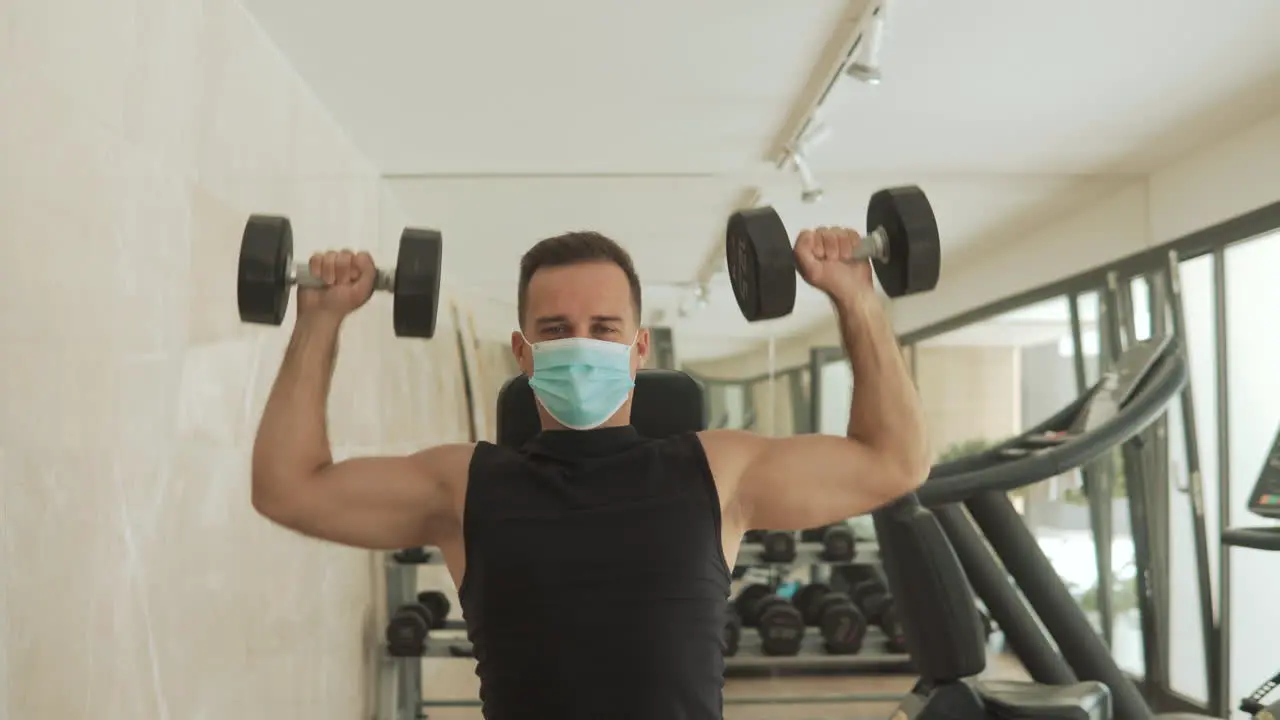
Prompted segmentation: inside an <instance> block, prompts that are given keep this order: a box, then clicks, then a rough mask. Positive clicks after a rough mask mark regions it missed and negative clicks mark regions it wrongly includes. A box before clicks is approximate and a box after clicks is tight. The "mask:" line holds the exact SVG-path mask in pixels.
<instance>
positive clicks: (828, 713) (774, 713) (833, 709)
mask: <svg viewBox="0 0 1280 720" xmlns="http://www.w3.org/2000/svg"><path fill="white" fill-rule="evenodd" d="M984 677H990V678H1005V679H1025V678H1026V673H1025V671H1024V670H1023V669H1022V666H1021V665H1020V664H1019V663H1018V661H1017V660H1016V659H1014V658H1012V657H1011V656H1009V655H1004V654H1001V655H993V656H992V658H991V660H990V661H989V663H988V666H987V672H986V673H985V674H984ZM914 682H915V678H914V677H912V676H909V675H864V676H853V677H803V676H801V677H794V676H792V677H776V678H733V679H730V680H728V681H726V683H725V705H726V707H725V720H810V719H818V718H821V719H822V720H837V719H840V720H844V719H845V718H886V717H888V716H889V715H890V714H891V713H892V712H893V710H894V708H895V707H896V703H894V702H884V701H879V702H859V703H852V702H841V703H822V704H818V703H803V704H800V703H797V704H791V705H787V704H767V705H766V704H759V705H734V704H733V698H734V697H744V696H752V697H761V696H767V697H769V698H771V699H775V698H776V699H781V698H785V697H788V696H799V695H819V694H821V695H828V694H849V693H877V694H884V693H893V694H899V693H905V692H906V691H908V690H910V689H911V686H912V684H913V683H914ZM423 685H424V687H425V688H426V691H425V693H424V695H425V696H426V697H427V698H432V699H437V698H438V699H456V698H474V697H475V696H476V692H477V690H478V687H479V683H478V681H477V680H476V676H475V670H474V665H473V664H472V663H471V662H470V661H467V660H453V659H450V660H428V661H425V662H424V663H423ZM427 717H429V718H430V719H431V720H476V719H478V718H480V710H479V709H478V708H428V710H427Z"/></svg>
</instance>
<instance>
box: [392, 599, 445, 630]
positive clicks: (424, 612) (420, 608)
mask: <svg viewBox="0 0 1280 720" xmlns="http://www.w3.org/2000/svg"><path fill="white" fill-rule="evenodd" d="M396 614H397V615H400V614H406V615H416V616H418V617H419V618H421V619H422V622H424V623H426V625H427V628H428V629H429V628H433V627H437V625H436V616H435V615H433V614H432V613H431V609H430V608H428V607H427V606H426V605H423V604H422V603H418V602H411V603H406V604H404V605H401V606H400V609H399V610H396Z"/></svg>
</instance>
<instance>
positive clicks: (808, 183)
mask: <svg viewBox="0 0 1280 720" xmlns="http://www.w3.org/2000/svg"><path fill="white" fill-rule="evenodd" d="M791 167H793V168H794V169H795V171H796V173H797V174H798V175H799V176H800V199H801V200H803V201H804V202H806V203H814V202H817V201H819V200H821V199H822V187H821V186H819V185H818V181H817V180H814V179H813V171H812V170H810V169H809V161H808V160H806V159H805V157H804V154H803V153H798V152H793V153H791Z"/></svg>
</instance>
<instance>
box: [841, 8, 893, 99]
mask: <svg viewBox="0 0 1280 720" xmlns="http://www.w3.org/2000/svg"><path fill="white" fill-rule="evenodd" d="M887 6H888V3H883V4H881V5H880V7H879V8H878V9H877V10H876V13H875V15H873V16H872V17H871V20H870V21H869V22H868V23H867V29H866V30H864V31H863V33H862V37H861V38H860V39H859V40H858V54H857V56H856V57H855V58H854V60H853V62H852V63H850V64H849V67H847V68H845V73H846V74H847V75H848V76H849V77H851V78H854V79H855V80H859V81H861V82H864V83H866V84H868V85H879V84H880V46H881V43H882V42H883V38H884V23H885V13H886V11H887Z"/></svg>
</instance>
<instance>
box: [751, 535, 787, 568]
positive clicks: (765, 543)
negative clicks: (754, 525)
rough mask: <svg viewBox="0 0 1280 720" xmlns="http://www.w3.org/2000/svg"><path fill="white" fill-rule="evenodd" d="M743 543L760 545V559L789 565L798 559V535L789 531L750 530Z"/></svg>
mask: <svg viewBox="0 0 1280 720" xmlns="http://www.w3.org/2000/svg"><path fill="white" fill-rule="evenodd" d="M742 539H743V541H744V542H748V543H753V544H757V545H760V559H761V560H763V561H764V562H767V563H789V562H793V561H795V559H796V534H795V533H794V532H791V531H789V530H748V531H747V532H746V534H745V535H744V536H743V538H742Z"/></svg>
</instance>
